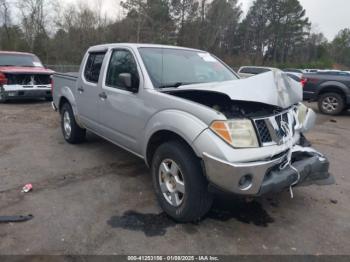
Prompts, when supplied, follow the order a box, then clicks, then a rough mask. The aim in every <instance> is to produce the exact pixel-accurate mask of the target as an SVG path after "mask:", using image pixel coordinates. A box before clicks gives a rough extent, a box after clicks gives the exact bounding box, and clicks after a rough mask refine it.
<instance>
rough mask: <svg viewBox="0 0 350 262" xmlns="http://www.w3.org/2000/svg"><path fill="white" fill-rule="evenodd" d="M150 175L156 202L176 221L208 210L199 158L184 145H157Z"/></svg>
mask: <svg viewBox="0 0 350 262" xmlns="http://www.w3.org/2000/svg"><path fill="white" fill-rule="evenodd" d="M152 177H153V184H154V188H155V191H156V195H157V198H158V201H159V204H160V206H161V207H162V209H163V210H164V211H165V212H166V213H167V214H168V215H169V216H171V217H172V218H174V219H175V220H176V221H179V222H192V221H196V220H199V219H200V218H201V217H203V216H204V215H205V214H206V213H207V212H208V211H209V209H210V207H211V205H212V195H211V194H210V193H209V192H208V183H207V181H206V179H205V177H204V175H203V171H202V168H201V164H200V160H199V159H198V158H197V157H196V155H195V154H194V153H193V152H192V150H191V149H190V148H189V147H188V146H187V145H184V144H183V143H181V142H178V141H171V142H167V143H165V144H163V145H161V146H160V147H159V148H158V149H157V150H156V153H155V155H154V157H153V161H152Z"/></svg>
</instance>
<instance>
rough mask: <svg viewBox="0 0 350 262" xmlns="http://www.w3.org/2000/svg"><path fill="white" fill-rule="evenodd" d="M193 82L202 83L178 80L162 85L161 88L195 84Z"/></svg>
mask: <svg viewBox="0 0 350 262" xmlns="http://www.w3.org/2000/svg"><path fill="white" fill-rule="evenodd" d="M193 84H200V83H199V82H193V83H188V82H176V83H171V84H165V85H161V86H160V87H159V88H170V87H176V88H177V87H180V86H185V85H193Z"/></svg>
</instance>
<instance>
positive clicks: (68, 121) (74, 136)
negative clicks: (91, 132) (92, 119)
mask: <svg viewBox="0 0 350 262" xmlns="http://www.w3.org/2000/svg"><path fill="white" fill-rule="evenodd" d="M61 128H62V133H63V136H64V139H65V140H66V141H67V142H68V143H70V144H79V143H81V142H83V141H84V140H85V137H86V130H85V129H83V128H81V127H80V126H78V124H77V122H76V121H75V117H74V113H73V109H72V107H71V105H70V104H68V103H65V104H64V105H63V106H62V109H61Z"/></svg>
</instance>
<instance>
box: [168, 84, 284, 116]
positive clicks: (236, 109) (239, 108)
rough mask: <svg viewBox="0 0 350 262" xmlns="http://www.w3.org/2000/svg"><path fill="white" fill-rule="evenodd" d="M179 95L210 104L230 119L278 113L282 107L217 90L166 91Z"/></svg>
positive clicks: (209, 105) (206, 104) (203, 103)
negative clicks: (240, 98) (238, 98)
mask: <svg viewBox="0 0 350 262" xmlns="http://www.w3.org/2000/svg"><path fill="white" fill-rule="evenodd" d="M166 93H167V94H171V95H174V96H177V97H181V98H184V99H187V100H191V101H193V102H196V103H199V104H202V105H205V106H208V107H210V108H212V109H214V110H216V111H218V112H221V113H222V114H224V115H225V116H226V117H227V118H228V119H230V118H241V117H242V118H243V117H264V116H270V115H274V114H278V113H280V112H282V111H283V109H282V108H280V107H277V106H272V105H267V104H264V103H259V102H249V101H238V100H231V98H230V97H229V96H228V95H225V94H223V93H218V92H215V91H202V90H198V91H197V90H173V91H166Z"/></svg>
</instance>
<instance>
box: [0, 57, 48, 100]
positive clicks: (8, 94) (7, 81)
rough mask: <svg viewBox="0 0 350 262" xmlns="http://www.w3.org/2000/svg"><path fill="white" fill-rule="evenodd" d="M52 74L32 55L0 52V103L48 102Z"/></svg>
mask: <svg viewBox="0 0 350 262" xmlns="http://www.w3.org/2000/svg"><path fill="white" fill-rule="evenodd" d="M53 73H54V71H52V70H49V69H46V68H45V67H44V66H43V64H42V63H41V61H40V59H39V58H38V57H37V56H35V55H34V54H30V53H21V52H6V51H0V102H5V101H7V100H11V99H22V98H45V99H47V100H50V99H51V98H52V94H51V76H52V74H53Z"/></svg>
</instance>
